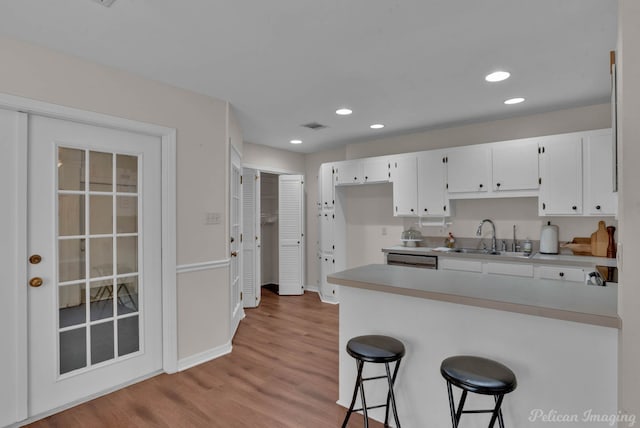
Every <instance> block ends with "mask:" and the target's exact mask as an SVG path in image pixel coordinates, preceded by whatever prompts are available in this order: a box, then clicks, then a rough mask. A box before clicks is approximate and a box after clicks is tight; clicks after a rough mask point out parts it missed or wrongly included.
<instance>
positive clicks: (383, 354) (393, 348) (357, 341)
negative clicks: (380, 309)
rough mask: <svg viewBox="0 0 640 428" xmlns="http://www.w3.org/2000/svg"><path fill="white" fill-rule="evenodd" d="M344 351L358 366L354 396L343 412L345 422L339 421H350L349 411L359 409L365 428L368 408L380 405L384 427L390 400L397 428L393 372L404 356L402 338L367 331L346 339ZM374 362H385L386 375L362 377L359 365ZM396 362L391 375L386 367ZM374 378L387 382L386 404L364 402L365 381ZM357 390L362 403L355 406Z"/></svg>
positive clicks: (395, 371) (344, 425) (367, 423)
mask: <svg viewBox="0 0 640 428" xmlns="http://www.w3.org/2000/svg"><path fill="white" fill-rule="evenodd" d="M347 353H348V354H349V355H351V356H352V357H353V358H355V360H356V366H357V370H358V374H357V377H356V385H355V388H354V391H353V398H352V399H351V405H350V406H349V410H348V411H347V414H346V416H345V419H344V422H343V423H342V427H343V428H344V427H346V426H347V423H348V422H349V418H350V417H351V413H353V412H357V411H359V410H362V412H363V413H364V426H365V428H366V427H368V426H369V420H368V415H367V410H369V409H375V408H379V407H385V410H386V412H385V420H384V426H385V427H387V426H389V425H388V421H389V404H391V408H392V410H393V417H394V420H395V423H396V427H397V428H400V422H399V420H398V412H397V409H396V400H395V396H394V394H393V384H394V383H395V380H396V376H397V375H398V369H399V368H400V360H401V359H402V357H404V354H405V348H404V345H403V344H402V342H400V341H399V340H397V339H394V338H393V337H389V336H380V335H368V336H358V337H354V338H352V339H351V340H349V342H347ZM365 362H367V363H376V364H384V365H385V370H386V375H384V376H375V377H369V378H363V377H362V369H363V367H364V363H365ZM393 362H395V367H394V370H393V375H391V371H390V370H389V363H393ZM375 379H386V380H387V383H388V385H389V391H388V393H387V402H386V404H380V405H376V406H367V402H366V398H365V394H364V382H365V381H369V380H375ZM358 390H360V398H361V400H362V407H361V408H359V409H354V405H355V403H356V399H357V397H358Z"/></svg>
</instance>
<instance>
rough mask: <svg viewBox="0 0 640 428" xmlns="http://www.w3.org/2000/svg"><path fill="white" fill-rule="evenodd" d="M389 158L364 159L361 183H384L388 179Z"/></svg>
mask: <svg viewBox="0 0 640 428" xmlns="http://www.w3.org/2000/svg"><path fill="white" fill-rule="evenodd" d="M389 166H390V164H389V158H387V157H383V158H374V159H365V160H364V161H363V162H362V180H361V181H362V182H363V183H386V182H388V181H389V175H390V174H389Z"/></svg>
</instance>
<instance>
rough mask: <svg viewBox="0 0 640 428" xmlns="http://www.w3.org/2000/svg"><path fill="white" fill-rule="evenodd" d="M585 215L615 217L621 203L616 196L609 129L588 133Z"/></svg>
mask: <svg viewBox="0 0 640 428" xmlns="http://www.w3.org/2000/svg"><path fill="white" fill-rule="evenodd" d="M582 149H583V155H584V163H583V165H584V171H583V174H584V214H585V215H599V216H604V215H616V213H617V212H618V201H617V197H616V194H615V193H614V192H613V181H614V172H613V159H614V158H613V150H614V146H613V140H612V135H611V130H610V129H605V130H599V131H592V132H588V133H585V136H584V139H583V146H582Z"/></svg>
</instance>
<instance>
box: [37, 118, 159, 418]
mask: <svg viewBox="0 0 640 428" xmlns="http://www.w3.org/2000/svg"><path fill="white" fill-rule="evenodd" d="M60 148H67V151H68V152H73V153H76V154H78V153H80V154H83V156H85V159H84V162H82V161H79V163H78V165H76V166H77V167H78V168H77V172H78V173H79V174H80V177H81V178H79V179H78V182H83V181H84V184H83V185H82V187H81V188H77V189H73V190H64V189H63V190H58V187H57V186H58V182H59V179H58V176H59V171H61V170H63V169H64V168H65V166H64V161H63V160H61V159H60V157H59V155H60V153H62V152H61V151H59V149H60ZM118 155H120V156H118ZM100 156H102V157H104V158H105V159H111V162H112V167H109V168H105V169H104V170H103V171H102V172H100V173H96V174H93V175H92V171H94V169H93V168H92V159H94V157H95V158H96V159H97V158H99V157H100ZM125 159H128V160H129V161H130V162H133V163H134V164H135V165H136V167H135V168H137V172H136V171H132V170H129V169H126V170H125V169H117V165H119V164H120V163H119V162H121V160H122V164H123V163H124V161H125ZM110 168H111V170H109V169H110ZM135 168H134V170H135ZM95 171H98V170H97V168H96V170H95ZM95 171H94V172H95ZM160 171H161V146H160V144H159V138H158V137H152V136H147V135H141V134H134V133H131V132H126V131H119V130H114V129H107V128H101V127H97V126H90V125H84V124H79V123H74V122H68V121H62V120H56V119H50V118H44V117H39V116H32V117H31V118H30V126H29V176H28V183H29V189H28V195H29V196H28V203H29V210H28V214H29V215H28V227H29V234H28V235H29V239H28V248H29V253H30V254H39V255H41V256H42V261H41V262H40V263H38V264H31V265H29V269H28V274H29V277H30V278H35V277H40V278H42V280H43V285H42V286H40V287H37V288H36V287H31V288H30V289H29V291H28V304H29V333H28V336H29V350H30V351H29V362H28V364H29V374H30V375H29V415H37V414H41V413H43V412H46V411H48V410H50V409H54V408H57V407H60V406H63V405H65V404H68V403H71V402H74V401H78V400H82V399H84V398H85V397H87V396H91V395H93V394H96V393H100V392H101V391H105V390H108V389H111V388H114V387H118V386H119V385H122V384H125V383H129V382H131V381H132V380H134V379H137V378H141V377H144V376H148V375H150V374H152V373H155V372H158V371H160V369H161V368H162V361H163V360H162V357H163V348H162V327H161V326H162V325H163V320H162V265H161V263H159V261H160V260H161V259H162V255H161V240H160V238H159V237H160V236H161V234H162V227H161V225H162V216H161V207H162V206H161V193H162V192H161V190H162V187H161V186H162V185H161V183H162V179H161V172H160ZM60 174H62V173H60ZM103 177H107V178H106V179H105V180H106V181H105V180H103ZM109 177H111V178H112V179H113V178H114V177H115V179H116V180H115V181H116V183H115V184H113V180H112V184H111V186H110V187H109V186H107V185H106V184H103V185H101V187H99V188H92V185H91V184H90V183H87V182H91V181H94V182H96V183H98V182H100V183H107V182H108V180H109ZM121 180H125V181H127V183H128V184H124V182H123V181H121ZM118 183H122V185H123V186H127V185H128V186H129V188H127V189H126V190H125V187H121V186H120V185H119V184H118ZM63 187H64V186H63ZM131 189H133V190H131ZM108 201H110V202H108ZM94 204H95V205H94ZM82 205H84V207H83V208H81V207H82ZM98 206H100V208H101V209H100V210H93V211H92V207H94V208H95V207H98ZM110 209H113V211H112V212H111V213H109V210H110ZM74 212H78V219H79V221H77V222H74V221H71V220H69V219H70V217H71V216H72V215H73V213H74ZM97 212H99V213H100V215H101V216H102V217H101V218H106V219H107V220H105V222H104V223H103V226H104V227H107V226H109V227H110V225H109V222H112V224H113V228H111V229H108V230H92V220H94V223H93V224H94V225H97V224H98V220H97V219H98V217H97V216H96V217H95V218H94V217H93V216H94V213H97ZM58 213H60V214H61V215H60V217H61V220H60V221H57V219H58V217H59V216H58ZM105 213H106V214H105ZM103 214H104V215H106V217H105V216H104V215H103ZM119 215H121V216H122V218H123V219H124V218H125V217H126V218H128V220H127V222H128V224H129V226H128V227H130V228H132V229H126V230H125V229H121V230H120V231H118V228H119V227H120V224H121V223H120V219H119V217H118V216H119ZM132 219H133V220H132ZM142 219H144V221H142ZM83 223H84V226H82V225H81V224H83ZM122 224H124V220H123V223H122ZM105 225H106V226H105ZM67 228H71V229H74V230H76V232H72V233H69V231H68V230H67V231H66V232H65V230H64V229H67ZM70 237H73V238H72V239H69V238H70ZM74 241H75V242H74ZM96 242H99V243H100V245H98V244H96ZM69 243H71V244H72V246H73V247H74V248H77V249H78V251H77V252H76V253H75V256H78V257H77V258H76V259H73V257H67V256H68V255H69V254H73V252H69V251H67V249H68V245H69ZM108 243H110V245H111V247H110V248H111V249H112V253H111V254H109V251H108V250H105V248H107V247H108V245H106V244H108ZM103 244H105V245H103ZM118 247H120V248H118ZM125 248H126V251H125ZM92 250H93V252H94V256H97V255H98V254H101V255H102V256H104V257H105V259H104V261H106V264H104V265H101V266H98V265H97V264H95V263H93V261H94V260H95V259H92V258H91V257H92V256H91V254H92ZM100 251H102V252H101V253H100ZM119 251H120V252H119ZM136 253H137V256H136ZM118 254H120V258H118ZM124 255H126V258H125V257H124ZM136 258H137V260H136ZM83 260H84V261H83ZM65 261H67V262H69V263H65ZM116 261H117V262H116ZM109 263H111V267H109ZM74 264H75V266H76V267H77V269H75V270H74V268H69V267H70V266H74ZM120 265H122V266H124V265H127V266H128V267H129V268H132V269H133V271H128V272H124V271H121V269H120ZM61 267H62V268H61ZM83 271H84V272H83ZM69 272H72V273H69ZM76 274H77V275H76ZM74 275H76V276H77V277H76V276H74ZM98 278H101V279H98ZM60 282H63V283H65V284H67V285H65V286H62V287H59V286H58V283H60ZM109 283H110V284H111V293H112V296H113V297H111V301H112V302H114V304H113V308H112V313H111V317H109V316H108V315H106V316H105V315H104V314H103V315H101V316H100V317H97V318H96V317H94V313H93V306H92V304H86V302H91V301H92V300H93V301H94V303H95V302H97V301H98V299H97V298H96V297H95V296H97V293H95V292H96V291H99V290H100V289H101V287H102V289H103V290H106V291H105V293H106V292H107V291H108V290H109V287H108V285H105V284H109ZM123 283H124V284H128V286H126V287H125V288H121V287H120V284H123ZM136 288H137V292H136V291H135V290H136ZM72 290H74V291H72ZM123 290H124V291H123ZM126 290H129V291H126ZM92 291H93V294H92ZM118 291H121V294H120V299H118ZM103 296H105V297H104V302H108V301H109V300H108V296H109V295H108V293H107V294H103ZM101 301H103V300H101ZM82 303H84V305H83V306H84V309H82V311H80V312H78V313H79V314H80V316H81V320H80V321H77V320H76V321H73V322H72V323H71V325H67V324H66V323H67V321H64V323H65V325H60V323H61V318H60V316H59V312H60V311H59V310H58V308H59V307H62V306H63V304H64V305H68V306H69V307H70V308H73V307H81V306H78V305H80V304H82ZM107 307H108V305H107ZM125 307H126V308H128V309H127V310H129V312H128V313H124V309H125ZM67 309H69V308H67ZM82 312H84V313H82ZM136 321H137V326H138V327H135V325H136ZM125 325H129V326H131V325H134V327H133V328H131V329H130V331H133V332H137V334H139V342H137V343H138V344H139V346H138V348H137V349H136V348H130V349H123V348H122V346H124V345H123V344H124V338H125V336H119V335H121V334H123V331H124V326H125ZM121 327H122V328H121ZM59 329H61V330H62V331H60V332H59ZM72 335H75V337H76V338H78V337H84V340H85V344H84V346H85V348H84V350H83V349H82V348H81V347H80V348H79V347H78V346H77V343H78V342H74V341H69V340H68V337H69V336H72ZM63 336H64V337H65V339H60V340H58V339H59V338H62V337H63ZM120 337H122V339H123V341H122V343H121V345H122V346H121V347H120V348H119V347H118V340H119V338H120ZM97 338H100V339H105V340H106V342H107V343H110V342H109V338H110V340H111V341H112V342H113V344H114V345H115V349H113V347H112V352H113V356H112V358H108V357H107V358H106V359H100V360H99V361H96V358H97V357H96V355H98V352H97V350H98V349H99V348H100V347H104V346H107V345H104V344H100V343H98V341H97V340H96V339H97ZM133 346H135V345H133ZM107 347H108V346H107ZM102 349H104V348H102ZM60 350H65V354H64V355H67V356H68V354H67V353H66V351H69V350H71V352H73V353H77V355H80V357H79V358H80V359H79V360H77V361H80V363H78V362H77V361H76V362H75V363H74V364H72V365H71V366H69V365H68V364H67V360H68V358H67V357H61V354H60ZM94 351H96V352H94ZM83 352H84V356H83ZM92 355H93V357H92ZM74 358H75V357H74ZM83 358H84V363H82V359H83Z"/></svg>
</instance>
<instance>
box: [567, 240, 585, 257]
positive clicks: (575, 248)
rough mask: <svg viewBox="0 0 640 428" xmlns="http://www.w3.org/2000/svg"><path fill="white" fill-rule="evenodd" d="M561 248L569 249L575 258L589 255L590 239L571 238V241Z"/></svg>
mask: <svg viewBox="0 0 640 428" xmlns="http://www.w3.org/2000/svg"><path fill="white" fill-rule="evenodd" d="M561 246H562V248H569V249H570V250H571V251H572V252H573V254H575V255H576V256H590V255H591V238H573V241H571V242H567V243H566V244H562V245H561Z"/></svg>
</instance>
